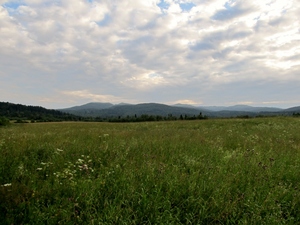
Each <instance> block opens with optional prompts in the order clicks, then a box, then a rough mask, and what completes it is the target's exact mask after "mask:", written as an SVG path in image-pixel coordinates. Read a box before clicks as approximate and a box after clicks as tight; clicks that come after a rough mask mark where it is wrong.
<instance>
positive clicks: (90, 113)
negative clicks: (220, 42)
mask: <svg viewBox="0 0 300 225" xmlns="http://www.w3.org/2000/svg"><path fill="white" fill-rule="evenodd" d="M59 111H62V112H66V113H70V114H73V115H77V116H83V117H102V118H109V117H125V116H134V115H136V116H141V115H143V114H147V115H155V116H156V115H159V116H168V115H170V114H171V115H173V116H176V117H179V116H180V115H187V116H193V115H199V113H202V114H204V115H206V116H208V117H236V116H246V115H247V116H250V117H251V116H259V115H261V116H270V115H292V114H294V113H300V106H298V107H292V108H288V109H282V108H274V107H253V106H248V105H235V106H227V107H226V106H193V105H187V104H176V105H166V104H158V103H141V104H127V103H121V104H112V103H108V102H106V103H100V102H91V103H87V104H84V105H80V106H74V107H71V108H65V109H59Z"/></svg>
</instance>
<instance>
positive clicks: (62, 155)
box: [0, 118, 300, 224]
mask: <svg viewBox="0 0 300 225" xmlns="http://www.w3.org/2000/svg"><path fill="white" fill-rule="evenodd" d="M0 153H1V157H0V185H1V186H0V221H2V223H3V224H299V223H300V191H299V188H300V187H299V184H300V179H299V178H300V170H299V165H300V119H299V118H257V119H248V120H247V119H220V120H205V121H174V122H153V123H150V122H149V123H124V124H112V123H35V124H15V125H12V126H9V127H3V128H1V129H0Z"/></svg>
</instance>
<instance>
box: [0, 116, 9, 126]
mask: <svg viewBox="0 0 300 225" xmlns="http://www.w3.org/2000/svg"><path fill="white" fill-rule="evenodd" d="M8 124H9V119H7V118H5V117H0V126H6V125H8Z"/></svg>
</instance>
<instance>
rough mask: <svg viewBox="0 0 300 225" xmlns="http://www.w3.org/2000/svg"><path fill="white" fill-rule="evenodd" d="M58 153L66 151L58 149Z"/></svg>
mask: <svg viewBox="0 0 300 225" xmlns="http://www.w3.org/2000/svg"><path fill="white" fill-rule="evenodd" d="M56 151H58V152H63V151H64V150H61V149H59V148H57V149H56Z"/></svg>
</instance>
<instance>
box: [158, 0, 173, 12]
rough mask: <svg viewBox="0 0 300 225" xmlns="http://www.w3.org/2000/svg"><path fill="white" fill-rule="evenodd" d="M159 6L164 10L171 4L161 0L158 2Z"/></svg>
mask: <svg viewBox="0 0 300 225" xmlns="http://www.w3.org/2000/svg"><path fill="white" fill-rule="evenodd" d="M157 6H158V7H159V8H161V10H163V9H168V8H169V7H170V4H169V3H167V2H165V1H164V0H161V1H160V3H158V4H157Z"/></svg>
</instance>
